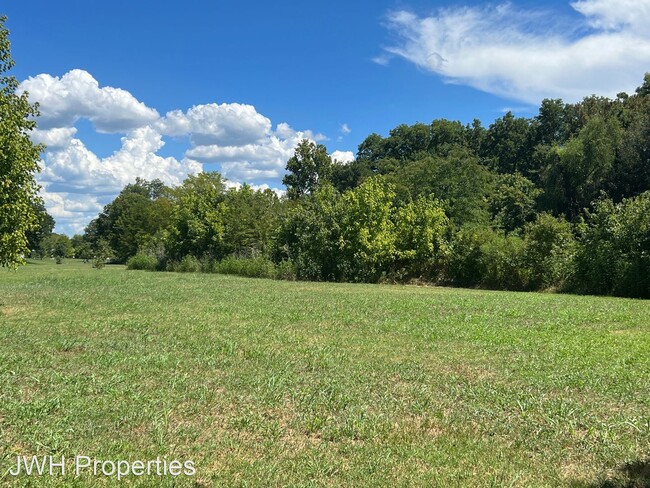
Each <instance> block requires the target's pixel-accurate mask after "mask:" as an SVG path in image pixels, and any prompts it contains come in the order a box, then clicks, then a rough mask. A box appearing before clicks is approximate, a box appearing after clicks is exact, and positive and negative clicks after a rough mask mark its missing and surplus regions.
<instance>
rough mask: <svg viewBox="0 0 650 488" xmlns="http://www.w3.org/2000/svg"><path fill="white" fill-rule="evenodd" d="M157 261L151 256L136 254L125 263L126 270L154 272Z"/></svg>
mask: <svg viewBox="0 0 650 488" xmlns="http://www.w3.org/2000/svg"><path fill="white" fill-rule="evenodd" d="M157 268H158V260H157V259H156V257H155V256H152V255H151V254H144V253H138V254H136V255H135V256H132V257H130V258H129V260H128V261H127V262H126V269H141V270H145V271H156V269H157Z"/></svg>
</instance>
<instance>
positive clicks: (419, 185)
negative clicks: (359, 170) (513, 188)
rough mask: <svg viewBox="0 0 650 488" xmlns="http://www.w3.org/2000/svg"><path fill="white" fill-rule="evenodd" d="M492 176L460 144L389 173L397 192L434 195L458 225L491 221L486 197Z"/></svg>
mask: <svg viewBox="0 0 650 488" xmlns="http://www.w3.org/2000/svg"><path fill="white" fill-rule="evenodd" d="M492 178H493V175H492V174H491V173H490V171H489V170H488V169H487V168H486V167H485V166H483V165H481V164H480V163H479V160H478V158H477V157H476V156H475V155H473V154H472V152H471V151H470V150H469V149H467V148H461V147H457V148H456V149H454V150H453V151H451V152H450V153H449V154H447V155H445V156H444V157H442V156H426V157H424V158H422V159H419V160H417V161H414V162H413V163H411V164H408V165H407V166H405V167H404V168H403V169H402V170H400V171H398V172H396V173H395V174H393V175H390V177H389V180H390V181H391V183H393V184H394V185H395V186H396V189H397V192H398V194H399V195H400V196H401V197H402V199H404V200H408V198H404V197H403V195H404V194H406V195H407V196H408V195H409V194H410V195H411V196H413V197H417V196H419V195H429V194H432V193H433V194H434V195H435V196H436V197H437V198H439V199H440V200H441V201H442V203H443V206H444V209H445V213H446V214H447V215H448V216H449V218H450V219H451V221H452V222H453V223H454V224H455V225H457V226H462V225H467V224H475V223H480V224H486V223H487V222H488V220H489V214H488V206H487V197H488V195H489V194H490V192H491V189H492Z"/></svg>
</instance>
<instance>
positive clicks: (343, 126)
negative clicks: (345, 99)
mask: <svg viewBox="0 0 650 488" xmlns="http://www.w3.org/2000/svg"><path fill="white" fill-rule="evenodd" d="M340 131H341V134H349V133H350V132H352V131H351V130H350V127H349V126H348V124H341V128H340Z"/></svg>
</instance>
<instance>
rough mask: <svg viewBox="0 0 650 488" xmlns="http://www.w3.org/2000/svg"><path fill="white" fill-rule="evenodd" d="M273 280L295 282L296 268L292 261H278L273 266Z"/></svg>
mask: <svg viewBox="0 0 650 488" xmlns="http://www.w3.org/2000/svg"><path fill="white" fill-rule="evenodd" d="M275 279H276V280H295V279H296V266H295V265H294V264H293V262H292V261H287V260H284V261H280V262H279V263H278V264H277V265H276V266H275Z"/></svg>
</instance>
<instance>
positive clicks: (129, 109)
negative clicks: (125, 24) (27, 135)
mask: <svg viewBox="0 0 650 488" xmlns="http://www.w3.org/2000/svg"><path fill="white" fill-rule="evenodd" d="M20 91H21V92H22V91H27V92H28V93H29V98H30V99H31V100H32V101H36V102H39V103H40V111H41V116H40V117H39V120H38V124H39V127H40V128H41V129H51V128H57V127H71V126H72V125H74V123H75V122H76V121H77V120H79V119H80V118H86V119H88V120H90V121H91V122H92V123H93V124H94V126H95V128H96V129H97V130H98V131H100V132H117V133H119V132H124V131H125V130H131V129H135V128H137V127H142V126H145V125H147V124H150V123H152V122H154V121H156V120H157V119H158V118H159V115H158V112H156V111H155V110H154V109H152V108H149V107H147V106H146V105H145V104H144V103H142V102H139V101H138V100H137V99H136V98H135V97H134V96H133V95H131V94H130V93H129V92H127V91H125V90H122V89H119V88H112V87H110V86H107V87H103V88H100V87H99V82H98V81H97V80H96V79H95V78H93V77H92V75H91V74H90V73H88V72H87V71H84V70H80V69H75V70H72V71H69V72H68V73H66V74H64V75H63V76H61V77H60V78H59V77H56V76H51V75H49V74H40V75H38V76H33V77H29V78H27V79H26V80H25V81H23V82H22V83H21V84H20Z"/></svg>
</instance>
